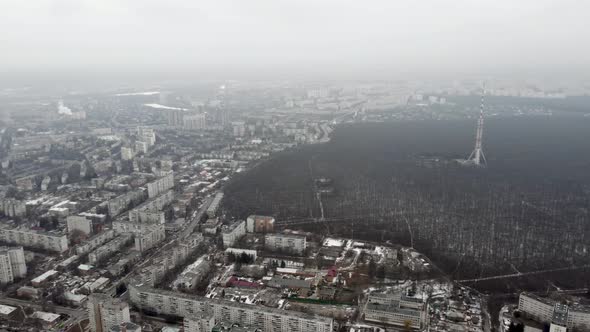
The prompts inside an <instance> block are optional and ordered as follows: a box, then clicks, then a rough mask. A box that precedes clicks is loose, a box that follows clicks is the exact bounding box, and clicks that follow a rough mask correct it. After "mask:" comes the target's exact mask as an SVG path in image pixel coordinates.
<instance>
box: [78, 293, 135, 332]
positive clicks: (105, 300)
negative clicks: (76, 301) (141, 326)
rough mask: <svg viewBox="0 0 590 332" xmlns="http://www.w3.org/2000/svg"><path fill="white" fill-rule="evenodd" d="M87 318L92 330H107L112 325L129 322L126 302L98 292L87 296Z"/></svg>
mask: <svg viewBox="0 0 590 332" xmlns="http://www.w3.org/2000/svg"><path fill="white" fill-rule="evenodd" d="M88 318H89V323H90V324H89V326H90V331H92V332H107V331H109V330H110V328H111V327H113V326H120V325H121V323H124V322H131V316H130V314H129V305H128V304H127V303H126V302H123V301H121V300H119V299H116V298H112V297H110V296H108V295H106V294H99V293H94V294H91V295H90V296H89V297H88Z"/></svg>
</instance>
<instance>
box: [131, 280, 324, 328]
mask: <svg viewBox="0 0 590 332" xmlns="http://www.w3.org/2000/svg"><path fill="white" fill-rule="evenodd" d="M130 287H135V288H136V289H137V290H138V291H140V292H147V293H153V294H160V295H165V296H173V297H176V298H182V299H188V300H195V301H202V302H209V303H212V304H219V305H224V306H233V307H238V308H241V309H246V310H259V311H266V312H268V313H272V314H274V315H279V316H292V317H297V318H300V319H308V320H315V321H319V322H322V323H326V324H330V323H331V322H332V319H331V318H329V317H325V316H320V315H317V314H310V313H303V312H298V311H291V310H281V309H277V308H270V307H263V306H253V305H251V304H245V303H241V302H233V301H228V300H222V299H210V298H206V297H204V296H199V295H190V294H185V293H179V292H173V291H167V290H162V289H155V288H151V287H147V286H145V285H136V286H130Z"/></svg>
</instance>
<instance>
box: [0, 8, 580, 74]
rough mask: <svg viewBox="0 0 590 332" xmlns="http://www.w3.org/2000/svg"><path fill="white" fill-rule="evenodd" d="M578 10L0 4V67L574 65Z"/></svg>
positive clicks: (564, 68) (553, 68)
mask: <svg viewBox="0 0 590 332" xmlns="http://www.w3.org/2000/svg"><path fill="white" fill-rule="evenodd" d="M589 15H590V1H586V0H357V1H348V0H235V1H231V0H160V1H156V0H0V59H1V60H0V72H12V73H15V72H16V73H18V72H21V71H23V72H24V71H52V70H63V71H68V70H69V71H83V70H89V71H92V70H94V71H109V70H110V71H127V70H128V71H134V70H141V71H150V70H153V71H165V70H176V71H182V70H187V71H199V70H207V71H216V70H219V71H230V72H231V71H233V70H235V71H250V72H256V71H258V72H265V71H266V72H277V73H289V72H295V73H296V72H298V71H303V72H311V73H314V72H317V73H330V72H347V73H369V74H382V73H407V74H415V73H420V74H422V73H428V72H432V73H437V72H438V73H453V72H457V73H461V74H473V75H479V74H493V73H494V71H497V72H500V73H510V72H515V73H516V72H523V73H534V72H537V73H548V74H550V73H555V72H571V73H576V72H578V73H581V72H588V71H589V69H590V19H589V18H590V16H589ZM369 76H370V75H369Z"/></svg>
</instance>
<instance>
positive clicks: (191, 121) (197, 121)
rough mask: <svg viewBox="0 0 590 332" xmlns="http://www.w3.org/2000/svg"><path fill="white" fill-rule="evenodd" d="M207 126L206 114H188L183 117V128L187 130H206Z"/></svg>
mask: <svg viewBox="0 0 590 332" xmlns="http://www.w3.org/2000/svg"><path fill="white" fill-rule="evenodd" d="M206 126H207V120H206V117H205V114H193V115H188V116H185V117H184V119H183V128H184V129H186V130H204V129H205V128H206Z"/></svg>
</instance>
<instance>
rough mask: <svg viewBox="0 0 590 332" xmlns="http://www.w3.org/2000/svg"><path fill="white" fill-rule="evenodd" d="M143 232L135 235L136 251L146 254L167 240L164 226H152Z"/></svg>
mask: <svg viewBox="0 0 590 332" xmlns="http://www.w3.org/2000/svg"><path fill="white" fill-rule="evenodd" d="M150 226H151V227H149V228H145V229H144V231H143V232H139V233H136V234H135V250H137V251H139V252H144V251H146V250H149V249H151V248H153V247H155V246H156V245H158V244H159V243H160V242H162V241H164V239H165V238H166V231H165V229H164V225H150Z"/></svg>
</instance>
